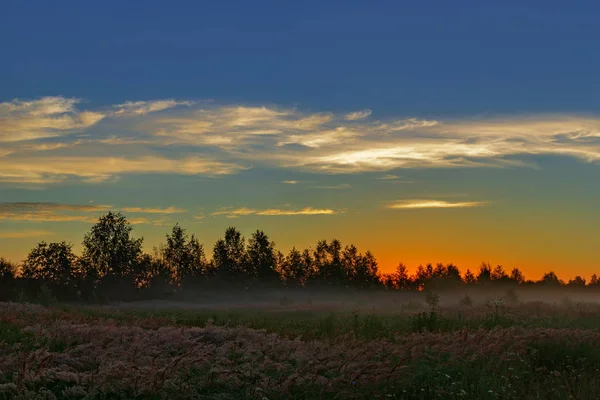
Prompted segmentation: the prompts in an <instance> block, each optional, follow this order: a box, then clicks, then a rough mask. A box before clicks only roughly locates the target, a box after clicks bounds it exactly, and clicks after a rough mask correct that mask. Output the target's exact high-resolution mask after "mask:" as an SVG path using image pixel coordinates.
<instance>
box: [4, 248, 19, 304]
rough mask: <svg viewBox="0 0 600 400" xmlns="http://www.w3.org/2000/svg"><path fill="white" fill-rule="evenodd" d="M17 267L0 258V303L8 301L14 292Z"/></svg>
mask: <svg viewBox="0 0 600 400" xmlns="http://www.w3.org/2000/svg"><path fill="white" fill-rule="evenodd" d="M16 276H17V266H16V265H14V264H13V263H11V262H10V261H8V260H6V259H4V258H2V257H0V301H8V300H10V298H11V297H12V296H13V292H14V290H15V278H16Z"/></svg>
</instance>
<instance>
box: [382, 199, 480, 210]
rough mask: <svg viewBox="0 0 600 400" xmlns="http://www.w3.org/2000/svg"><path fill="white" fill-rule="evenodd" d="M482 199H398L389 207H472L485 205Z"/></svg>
mask: <svg viewBox="0 0 600 400" xmlns="http://www.w3.org/2000/svg"><path fill="white" fill-rule="evenodd" d="M486 204H487V203H486V202H483V201H456V202H452V201H445V200H400V201H397V202H395V203H392V204H389V205H388V206H387V208H391V209H423V208H472V207H481V206H484V205H486Z"/></svg>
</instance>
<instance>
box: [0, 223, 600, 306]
mask: <svg viewBox="0 0 600 400" xmlns="http://www.w3.org/2000/svg"><path fill="white" fill-rule="evenodd" d="M132 230H133V228H132V226H131V224H130V223H129V222H128V221H127V219H126V218H125V216H123V215H122V214H121V213H113V212H109V213H108V214H106V215H103V216H102V217H100V218H99V220H98V222H97V223H96V224H95V225H94V226H93V227H92V229H91V231H90V232H89V233H87V234H86V235H85V237H84V239H83V252H82V255H81V256H77V255H75V254H74V253H73V251H72V244H70V243H66V242H60V243H46V242H40V243H39V244H38V245H37V246H36V247H35V248H33V249H32V250H31V251H30V253H29V254H28V256H27V258H26V259H25V260H24V261H23V263H22V264H21V265H19V266H16V265H14V264H12V263H10V262H8V261H6V260H5V259H2V258H0V300H15V299H39V298H41V297H43V298H46V299H56V300H61V301H75V300H80V301H114V300H136V299H150V298H166V297H172V296H175V295H177V294H179V293H185V292H187V293H198V291H211V290H227V289H235V290H238V289H244V290H248V289H250V288H255V289H259V288H262V289H264V288H280V289H286V288H288V289H291V288H326V289H333V288H336V289H349V288H355V289H363V290H367V289H368V290H387V291H395V290H398V291H400V290H401V291H410V290H413V291H415V290H419V291H422V290H427V289H432V290H444V289H452V288H458V287H467V286H468V287H483V286H485V287H487V288H489V287H490V286H491V285H493V286H494V287H500V286H503V287H509V288H510V287H514V286H536V287H552V288H558V287H567V288H571V289H582V290H583V289H585V290H588V289H590V288H598V289H600V283H599V280H598V278H597V276H596V275H593V276H592V278H591V280H590V282H589V283H587V284H586V281H585V279H583V278H581V277H579V276H577V277H576V278H575V279H573V280H570V281H569V282H568V283H565V282H563V281H562V280H560V279H559V278H558V277H557V276H556V274H554V272H548V273H546V274H545V275H544V276H543V277H542V279H541V280H539V281H535V282H534V281H531V280H526V279H525V277H524V275H523V273H522V272H521V271H520V270H519V269H517V268H515V269H513V270H512V271H511V272H510V273H509V274H508V273H506V272H505V271H504V269H503V267H502V266H500V265H498V266H496V267H492V266H491V265H490V264H486V263H483V264H482V265H481V266H480V268H479V271H478V272H477V274H474V273H473V272H471V271H470V270H467V271H466V272H465V273H464V274H463V275H461V273H460V271H459V269H458V267H457V266H455V265H453V264H447V265H443V264H436V265H435V266H434V265H432V264H427V265H426V266H422V265H420V266H419V267H418V268H417V271H416V273H415V274H414V275H410V274H409V273H408V269H407V267H406V266H405V265H404V264H402V263H400V264H399V265H398V267H397V268H396V270H395V271H394V272H393V273H387V274H382V273H380V272H379V270H378V265H377V260H376V259H375V257H374V256H373V254H372V253H371V252H369V251H367V252H366V253H364V254H362V253H360V252H359V251H358V249H357V248H356V246H354V245H348V246H345V247H344V246H342V244H341V243H340V241H339V240H337V239H333V240H331V241H329V242H327V241H326V240H321V241H319V242H318V243H317V244H316V246H315V248H314V249H304V250H302V251H300V250H298V249H296V248H295V247H294V248H292V249H291V250H290V251H289V253H288V254H287V255H284V254H282V253H281V252H280V251H278V250H277V249H276V248H275V243H274V242H272V241H271V240H270V239H269V237H268V236H267V234H266V233H265V232H263V231H260V230H257V231H256V232H254V233H253V234H252V235H251V237H250V239H249V240H246V239H245V238H244V237H243V236H242V234H241V233H240V232H239V231H238V230H236V229H235V228H234V227H230V228H228V229H227V230H226V231H225V236H224V238H223V239H219V240H218V241H217V242H216V243H215V244H214V247H213V251H212V259H211V260H208V259H207V257H206V255H205V250H204V247H203V245H202V244H201V243H200V242H199V240H198V239H197V238H196V237H195V236H194V235H191V236H190V235H188V233H187V232H186V231H185V229H183V228H182V227H180V226H179V225H175V226H174V227H173V229H172V231H171V233H170V234H167V235H166V241H165V242H164V243H163V244H161V245H160V246H159V247H158V248H154V251H153V254H152V255H150V254H145V253H143V251H142V244H143V238H134V237H133V236H132ZM233 293H235V291H233Z"/></svg>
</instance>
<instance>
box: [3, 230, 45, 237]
mask: <svg viewBox="0 0 600 400" xmlns="http://www.w3.org/2000/svg"><path fill="white" fill-rule="evenodd" d="M52 235H54V232H50V231H41V230H38V231H18V232H0V239H27V238H38V237H46V236H52Z"/></svg>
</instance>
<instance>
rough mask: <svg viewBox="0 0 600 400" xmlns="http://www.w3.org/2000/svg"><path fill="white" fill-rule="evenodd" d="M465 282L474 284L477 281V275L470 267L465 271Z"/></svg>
mask: <svg viewBox="0 0 600 400" xmlns="http://www.w3.org/2000/svg"><path fill="white" fill-rule="evenodd" d="M463 280H464V282H465V283H466V284H467V285H472V284H474V283H477V278H476V277H475V275H474V274H473V273H472V272H471V270H470V269H467V271H466V272H465V277H464V279H463Z"/></svg>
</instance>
